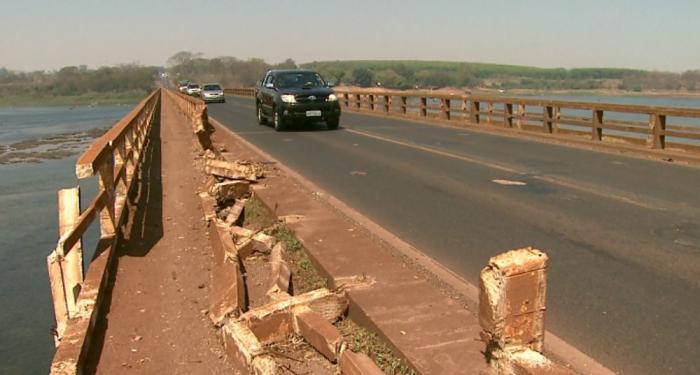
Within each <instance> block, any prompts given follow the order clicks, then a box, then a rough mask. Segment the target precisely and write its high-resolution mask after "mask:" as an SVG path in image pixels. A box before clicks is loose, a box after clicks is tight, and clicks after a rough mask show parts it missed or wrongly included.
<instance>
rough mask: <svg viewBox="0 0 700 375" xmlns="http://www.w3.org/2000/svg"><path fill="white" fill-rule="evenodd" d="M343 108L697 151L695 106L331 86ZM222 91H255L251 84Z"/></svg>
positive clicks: (699, 132) (699, 133) (699, 129)
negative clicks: (646, 104)
mask: <svg viewBox="0 0 700 375" xmlns="http://www.w3.org/2000/svg"><path fill="white" fill-rule="evenodd" d="M335 91H336V94H337V95H338V100H339V101H340V104H341V107H342V108H343V109H344V110H348V111H355V112H369V113H372V114H378V115H386V116H395V117H407V118H414V119H421V120H425V121H430V122H438V123H445V124H451V125H456V126H474V127H478V128H488V129H494V130H495V129H509V130H511V131H514V132H523V133H528V134H542V135H545V136H546V135H556V136H559V137H564V138H568V139H572V140H592V141H595V142H601V143H605V144H607V145H613V146H631V147H633V148H637V149H647V150H667V149H674V150H675V151H681V152H684V153H690V155H696V156H697V155H698V154H700V108H681V107H659V106H645V105H628V104H610V103H592V102H577V101H563V100H547V99H537V98H516V97H501V96H483V95H470V94H466V93H465V94H458V93H447V92H444V91H430V90H426V91H418V90H414V91H398V90H386V89H354V88H353V89H351V88H343V87H336V88H335ZM225 92H226V93H229V94H233V95H239V96H248V97H252V96H254V95H255V94H254V92H255V90H254V89H253V88H227V89H225Z"/></svg>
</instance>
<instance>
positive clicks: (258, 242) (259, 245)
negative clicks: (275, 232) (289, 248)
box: [253, 232, 277, 253]
mask: <svg viewBox="0 0 700 375" xmlns="http://www.w3.org/2000/svg"><path fill="white" fill-rule="evenodd" d="M253 241H254V242H255V250H256V251H259V252H264V253H267V252H270V251H272V248H273V247H275V246H276V245H277V238H275V237H272V236H270V235H267V234H265V233H262V232H260V233H256V234H255V235H254V236H253Z"/></svg>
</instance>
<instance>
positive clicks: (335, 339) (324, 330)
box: [294, 307, 343, 362]
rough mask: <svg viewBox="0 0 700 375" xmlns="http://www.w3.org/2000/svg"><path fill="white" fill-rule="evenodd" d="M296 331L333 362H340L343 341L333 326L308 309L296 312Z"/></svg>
mask: <svg viewBox="0 0 700 375" xmlns="http://www.w3.org/2000/svg"><path fill="white" fill-rule="evenodd" d="M294 331H295V332H296V333H297V334H298V335H299V336H301V337H303V338H304V340H306V341H307V342H308V343H309V344H311V346H313V347H314V348H315V349H316V350H318V352H319V353H321V354H322V355H323V356H324V357H326V358H327V359H328V360H329V361H331V362H336V361H337V360H338V355H339V354H340V352H341V350H342V349H343V339H342V337H341V336H340V332H339V331H338V329H337V328H335V326H334V325H333V324H331V323H330V322H329V321H327V320H326V319H324V318H323V317H322V316H321V315H319V314H317V313H315V312H313V311H311V309H308V308H306V307H302V308H298V309H295V310H294Z"/></svg>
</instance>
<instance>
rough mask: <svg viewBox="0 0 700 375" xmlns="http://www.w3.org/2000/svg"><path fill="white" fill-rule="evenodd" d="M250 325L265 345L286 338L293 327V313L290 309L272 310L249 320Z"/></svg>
mask: <svg viewBox="0 0 700 375" xmlns="http://www.w3.org/2000/svg"><path fill="white" fill-rule="evenodd" d="M248 327H250V329H251V330H252V331H253V333H254V334H255V337H257V338H258V340H260V342H261V343H262V344H263V345H267V344H271V343H273V342H278V341H282V340H284V339H285V338H286V337H287V336H288V335H289V334H291V333H292V332H294V330H293V329H292V314H291V312H290V310H289V309H284V310H276V311H271V312H269V313H268V314H264V315H258V316H254V317H252V318H251V319H249V320H248Z"/></svg>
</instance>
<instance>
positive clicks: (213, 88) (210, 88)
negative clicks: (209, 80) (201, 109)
mask: <svg viewBox="0 0 700 375" xmlns="http://www.w3.org/2000/svg"><path fill="white" fill-rule="evenodd" d="M204 90H207V91H217V90H221V86H219V85H204Z"/></svg>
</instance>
